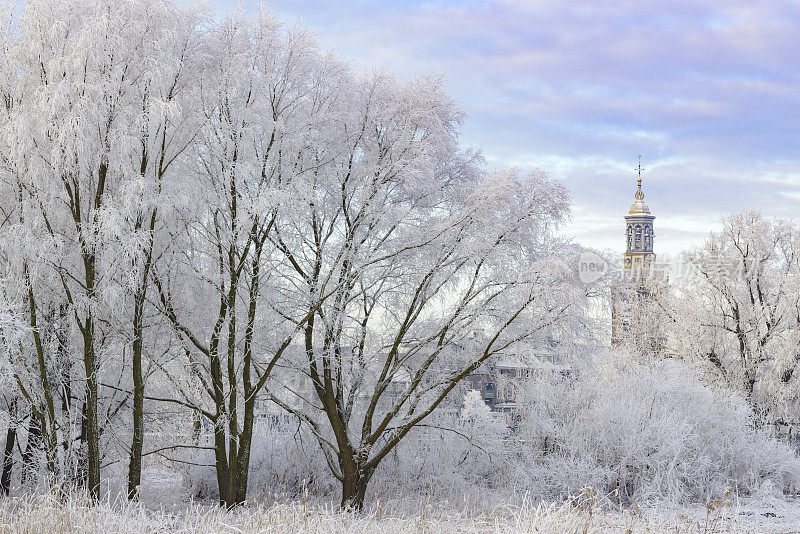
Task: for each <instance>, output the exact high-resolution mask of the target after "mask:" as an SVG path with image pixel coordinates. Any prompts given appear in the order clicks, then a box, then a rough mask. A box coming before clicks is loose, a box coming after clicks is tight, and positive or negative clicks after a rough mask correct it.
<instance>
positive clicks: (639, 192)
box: [634, 154, 644, 201]
mask: <svg viewBox="0 0 800 534" xmlns="http://www.w3.org/2000/svg"><path fill="white" fill-rule="evenodd" d="M643 170H644V167H642V155H641V154H639V165H638V166H637V167H636V172H637V173H638V174H639V179H638V180H637V181H638V183H639V188H638V189H636V194H635V195H634V198H635V199H636V200H638V201H642V200H644V191H642V171H643Z"/></svg>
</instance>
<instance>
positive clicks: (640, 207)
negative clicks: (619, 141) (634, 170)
mask: <svg viewBox="0 0 800 534" xmlns="http://www.w3.org/2000/svg"><path fill="white" fill-rule="evenodd" d="M639 158H641V156H639ZM642 170H643V169H642V166H641V163H640V164H639V167H638V171H639V179H638V187H637V189H636V193H635V195H634V202H633V204H632V205H631V209H630V210H629V211H628V215H626V216H625V227H626V230H625V235H626V238H627V249H626V251H625V255H624V258H623V267H622V269H623V271H622V274H623V276H622V279H621V280H620V281H618V282H617V283H616V284H615V285H614V286H613V287H612V288H611V343H612V344H617V343H619V342H620V341H622V339H624V338H625V337H626V336H627V335H629V334H630V333H631V329H632V328H634V327H635V325H636V324H637V323H638V320H639V309H640V308H641V304H642V302H643V300H644V299H646V298H647V297H648V292H647V289H646V287H645V285H644V281H645V278H646V277H647V276H648V274H649V273H650V272H651V268H652V266H653V264H654V262H655V259H656V255H655V252H653V240H654V238H655V232H654V231H653V220H654V219H655V216H653V215H652V214H651V213H650V208H649V207H648V206H647V204H645V203H644V191H642Z"/></svg>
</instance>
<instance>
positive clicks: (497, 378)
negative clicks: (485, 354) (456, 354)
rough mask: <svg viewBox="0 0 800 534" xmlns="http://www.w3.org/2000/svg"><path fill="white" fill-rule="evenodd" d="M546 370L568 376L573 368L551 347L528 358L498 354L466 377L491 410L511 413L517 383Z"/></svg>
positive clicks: (515, 406)
mask: <svg viewBox="0 0 800 534" xmlns="http://www.w3.org/2000/svg"><path fill="white" fill-rule="evenodd" d="M542 372H549V373H557V374H559V375H561V376H568V375H569V374H570V373H571V372H572V369H571V368H570V367H569V365H566V364H564V363H563V360H562V358H561V357H560V355H558V354H556V353H554V352H552V351H549V350H548V351H536V352H535V353H533V354H531V355H529V356H528V357H527V358H525V359H522V358H517V357H512V356H500V357H498V358H497V359H494V360H492V361H490V362H489V363H488V364H486V365H485V366H484V368H483V369H482V371H481V372H477V373H473V374H471V375H469V376H468V377H467V378H466V383H467V386H468V388H469V389H474V390H478V391H480V392H481V396H482V398H483V402H485V403H486V405H487V406H489V408H490V409H491V410H492V411H493V412H501V413H505V414H510V415H514V414H516V412H517V387H518V385H519V384H520V382H524V381H526V380H530V379H531V378H533V377H534V376H536V373H542Z"/></svg>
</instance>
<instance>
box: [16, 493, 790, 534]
mask: <svg viewBox="0 0 800 534" xmlns="http://www.w3.org/2000/svg"><path fill="white" fill-rule="evenodd" d="M0 532H3V533H12V532H14V533H16V532H26V533H28V532H30V533H39V532H41V533H48V534H58V533H67V532H82V533H87V534H101V533H102V534H105V533H116V532H120V533H122V532H130V533H134V532H135V533H159V534H168V533H200V532H208V533H297V534H301V533H308V534H312V533H315V534H316V533H320V534H322V533H325V534H329V533H330V534H335V533H343V534H344V533H347V534H359V533H376V534H393V533H397V534H400V533H409V532H420V533H421V532H430V533H443V534H449V533H477V534H480V533H487V534H488V533H512V532H514V533H515V532H537V533H542V534H547V533H553V534H556V533H558V534H562V533H564V534H567V533H582V534H590V533H605V532H621V533H622V532H624V533H631V534H634V533H652V534H657V533H704V534H705V533H764V534H768V533H769V534H778V533H782V534H789V533H800V504H798V503H795V502H789V501H785V500H783V501H779V500H773V501H771V502H757V501H752V502H748V503H740V504H738V505H736V504H735V503H718V504H716V505H714V504H712V505H711V506H709V507H696V508H694V509H691V510H686V509H684V510H680V511H679V510H667V509H658V510H656V509H653V510H635V511H629V510H624V511H621V512H620V511H604V510H601V509H600V508H597V507H591V506H587V505H584V504H582V502H581V500H580V499H576V500H575V501H572V502H567V503H561V504H544V503H539V504H532V505H530V506H524V507H510V506H509V507H506V506H500V507H497V508H495V509H493V510H491V511H489V512H485V513H475V512H468V511H463V510H462V511H459V510H456V509H455V508H452V507H445V506H434V505H431V504H428V505H425V506H422V507H421V508H420V509H419V510H418V511H417V513H416V514H408V515H405V516H400V517H398V516H396V515H392V514H388V513H386V512H385V511H384V509H383V508H382V507H381V506H380V505H375V506H373V507H372V508H370V509H369V510H367V511H366V512H364V513H362V514H344V513H340V512H336V511H333V510H332V509H330V508H329V507H325V506H320V505H309V504H307V503H303V502H293V503H283V504H273V505H271V506H265V505H261V504H259V503H250V504H248V505H247V506H244V507H242V508H240V509H237V510H234V511H230V512H226V511H223V510H222V509H220V508H218V507H215V506H209V505H194V506H189V507H186V508H185V509H182V510H179V511H164V510H153V509H148V508H147V507H145V506H142V505H128V504H122V505H115V504H112V503H109V502H105V503H102V504H100V505H97V506H90V505H89V504H88V503H87V501H85V500H83V499H82V498H78V497H74V496H62V497H60V498H59V497H58V496H55V495H38V496H29V497H27V498H11V499H4V500H2V501H0Z"/></svg>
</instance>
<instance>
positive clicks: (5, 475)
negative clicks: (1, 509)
mask: <svg viewBox="0 0 800 534" xmlns="http://www.w3.org/2000/svg"><path fill="white" fill-rule="evenodd" d="M14 404H15V403H14V402H13V401H12V404H11V407H10V408H9V410H8V412H9V414H10V415H11V416H12V417H13V415H14ZM16 439H17V426H16V425H15V424H14V422H13V421H11V420H9V421H8V431H6V446H5V449H4V451H3V470H2V474H0V491H2V493H3V495H8V493H9V492H10V491H11V471H12V468H13V467H14V442H15V441H16Z"/></svg>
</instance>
